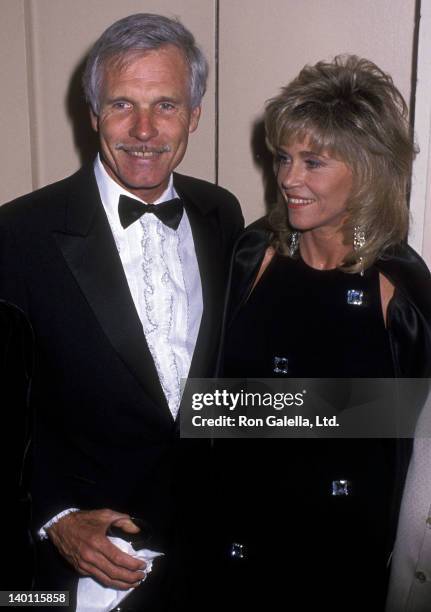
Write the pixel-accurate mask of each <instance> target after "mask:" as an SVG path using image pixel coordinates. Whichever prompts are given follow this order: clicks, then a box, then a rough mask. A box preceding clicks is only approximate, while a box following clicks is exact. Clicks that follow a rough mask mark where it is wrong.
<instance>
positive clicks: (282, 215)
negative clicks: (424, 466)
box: [216, 56, 431, 611]
mask: <svg viewBox="0 0 431 612" xmlns="http://www.w3.org/2000/svg"><path fill="white" fill-rule="evenodd" d="M265 127H266V135H267V144H268V146H269V148H270V150H271V151H272V152H273V153H274V160H275V162H274V163H275V172H276V177H277V182H278V186H279V191H280V196H281V197H280V200H279V202H278V203H277V205H276V206H275V208H274V209H273V210H272V212H271V213H270V214H269V216H268V218H265V219H263V220H260V221H259V222H257V223H255V224H253V226H251V227H250V228H249V229H248V230H246V232H245V233H244V235H243V236H242V237H241V239H240V240H239V242H238V245H237V249H236V252H235V257H234V265H233V269H232V278H231V284H230V299H229V308H228V321H227V325H226V329H227V332H226V342H225V348H224V370H223V376H224V377H226V378H227V377H232V378H244V377H247V378H250V377H256V378H265V377H266V378H268V377H277V378H280V377H293V378H303V377H319V378H323V377H329V378H343V377H346V378H362V377H374V378H390V377H423V376H429V374H430V372H431V359H430V355H431V349H430V347H431V332H430V328H431V279H430V275H429V272H428V270H427V268H426V266H425V264H424V263H423V261H422V260H421V259H420V258H419V256H418V255H417V254H416V253H415V252H414V251H413V250H412V249H411V248H409V247H408V246H407V245H405V244H404V243H403V241H404V240H405V238H406V235H407V229H408V209H407V190H408V183H409V178H410V172H411V164H412V160H413V157H414V152H415V151H414V144H413V140H412V136H411V132H410V129H409V124H408V121H407V108H406V104H405V102H404V100H403V98H402V96H401V94H400V92H399V91H398V90H397V89H396V87H395V86H394V84H393V82H392V79H391V78H390V77H389V76H388V75H386V74H385V73H384V72H383V71H381V70H380V69H379V68H378V67H377V66H375V65H374V64H373V63H371V62H369V61H367V60H364V59H359V58H357V57H355V56H344V57H342V56H339V57H337V58H335V60H334V61H333V62H319V63H318V64H316V65H315V66H306V67H305V68H304V69H303V70H302V71H301V72H300V74H299V76H298V77H297V78H296V79H294V80H293V81H292V82H291V83H290V84H288V85H287V86H286V87H285V88H283V90H282V92H281V94H280V95H279V96H277V97H276V98H274V99H272V100H270V101H269V103H268V104H267V108H266V114H265ZM217 447H218V450H217ZM216 453H217V454H218V460H219V461H220V463H221V465H223V466H224V469H223V481H224V483H223V484H224V487H225V493H226V494H225V496H224V499H225V500H226V506H225V511H224V512H225V516H227V520H226V523H227V525H226V526H225V529H226V535H227V536H228V539H229V540H230V541H234V542H236V544H242V545H243V547H242V548H241V551H242V553H243V554H242V555H241V554H240V555H238V554H237V553H238V546H237V547H236V548H235V549H234V552H235V553H236V555H235V556H236V557H237V559H236V561H237V562H236V563H233V564H232V567H231V569H232V571H233V574H232V576H231V583H230V586H231V588H233V589H234V590H235V592H236V595H235V602H236V604H237V605H238V604H239V603H240V602H242V604H243V605H244V606H245V605H248V604H251V603H252V602H253V603H254V604H256V603H257V602H259V604H261V605H265V608H266V609H269V610H279V609H283V610H284V609H286V610H299V609H300V610H314V609H318V607H319V606H322V608H328V609H330V610H346V611H347V610H362V609H365V606H366V609H367V610H383V606H384V597H385V589H386V580H387V566H388V562H389V557H390V551H391V546H392V539H393V532H394V528H395V524H396V515H397V508H398V503H399V493H400V490H401V487H402V482H403V478H404V473H405V470H406V463H407V458H408V452H407V451H406V445H405V444H403V443H402V442H401V443H400V442H397V441H394V440H377V439H370V440H360V439H352V440H342V439H326V440H325V439H320V440H319V439H307V440H304V439H303V440H301V439H288V440H282V439H265V440H255V441H253V440H229V441H223V442H220V443H219V444H218V445H216ZM226 475H229V477H227V476H226ZM343 483H344V484H343ZM241 556H243V559H240V560H238V557H241ZM298 598H299V599H300V601H301V602H302V604H301V606H300V607H298V606H297V605H295V604H293V601H296V600H297V599H298ZM231 601H232V596H231Z"/></svg>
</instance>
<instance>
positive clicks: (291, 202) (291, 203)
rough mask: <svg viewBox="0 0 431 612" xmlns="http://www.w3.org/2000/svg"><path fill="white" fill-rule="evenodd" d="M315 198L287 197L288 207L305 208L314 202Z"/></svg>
mask: <svg viewBox="0 0 431 612" xmlns="http://www.w3.org/2000/svg"><path fill="white" fill-rule="evenodd" d="M313 202H315V200H314V199H313V198H293V197H289V196H287V197H286V204H287V206H288V208H303V207H304V206H308V205H309V204H313Z"/></svg>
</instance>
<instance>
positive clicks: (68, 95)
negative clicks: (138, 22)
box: [27, 0, 215, 185]
mask: <svg viewBox="0 0 431 612" xmlns="http://www.w3.org/2000/svg"><path fill="white" fill-rule="evenodd" d="M27 1H28V2H29V8H30V27H31V32H32V53H31V58H32V74H33V87H34V91H33V97H34V100H35V115H36V117H35V121H34V126H33V127H34V139H35V142H36V145H37V158H36V160H35V163H36V176H37V183H38V185H45V184H47V183H50V182H52V181H55V180H58V179H60V178H62V177H64V176H66V175H68V174H70V173H71V172H72V171H74V170H75V169H77V168H78V167H79V166H80V164H81V158H82V155H81V152H82V150H84V151H85V152H86V155H87V156H88V152H89V151H90V150H91V141H92V134H91V132H90V131H89V129H88V125H89V124H88V123H87V111H86V109H85V108H84V105H83V103H82V101H81V102H79V100H80V96H81V91H80V84H79V79H78V69H79V66H80V65H81V62H82V61H83V58H84V55H85V53H86V52H87V51H88V50H89V48H90V46H91V45H92V43H93V42H94V41H95V40H96V38H97V37H98V36H99V35H100V34H101V33H102V32H103V30H104V29H105V28H106V27H107V26H108V25H110V24H111V23H113V22H114V21H116V20H117V19H119V18H121V17H125V16H127V15H130V14H132V13H137V12H144V11H146V12H155V13H160V14H163V15H167V16H169V17H172V16H178V17H180V19H181V20H182V21H183V23H184V24H185V25H186V26H187V27H189V28H190V29H191V30H192V31H193V33H194V34H195V36H196V39H197V40H198V42H199V43H200V44H201V45H202V47H203V49H204V52H205V53H206V54H207V56H208V57H209V59H210V60H211V58H212V57H213V56H214V31H215V23H214V19H215V9H214V1H213V0H204V1H202V0H187V1H184V0H146V1H145V2H143V1H142V0H123V1H122V2H121V3H120V2H118V1H117V0H74V1H73V2H70V0H55V1H53V0H27ZM211 67H212V61H211ZM211 74H212V77H211V79H210V86H209V90H208V92H207V95H206V96H205V99H204V112H203V117H202V120H201V125H200V127H199V130H198V131H197V132H196V133H195V134H193V135H192V136H191V139H190V147H189V151H188V153H187V156H186V158H185V160H184V162H183V163H182V164H181V168H180V170H181V171H182V172H185V173H192V174H194V175H195V176H200V177H203V178H207V179H209V180H213V179H214V168H215V166H214V164H215V161H214V160H215V153H214V144H213V143H214V85H213V83H214V70H212V71H211Z"/></svg>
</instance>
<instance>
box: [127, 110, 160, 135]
mask: <svg viewBox="0 0 431 612" xmlns="http://www.w3.org/2000/svg"><path fill="white" fill-rule="evenodd" d="M129 134H130V136H132V137H133V138H137V139H138V140H144V141H145V140H150V139H151V138H154V137H155V136H157V135H158V130H157V127H156V124H155V122H154V117H153V113H152V112H151V110H148V109H137V110H136V112H135V114H134V117H133V123H132V126H131V128H130V130H129Z"/></svg>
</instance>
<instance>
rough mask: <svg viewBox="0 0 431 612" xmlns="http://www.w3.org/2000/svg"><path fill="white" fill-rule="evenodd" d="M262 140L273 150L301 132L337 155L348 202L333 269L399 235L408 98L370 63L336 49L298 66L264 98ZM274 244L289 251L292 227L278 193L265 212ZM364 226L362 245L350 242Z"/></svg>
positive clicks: (352, 264)
mask: <svg viewBox="0 0 431 612" xmlns="http://www.w3.org/2000/svg"><path fill="white" fill-rule="evenodd" d="M265 128H266V142H267V146H268V147H269V149H270V151H271V152H272V153H274V154H276V153H277V152H278V151H279V149H280V147H281V146H286V145H288V144H289V143H292V142H294V141H297V142H302V141H303V140H305V139H308V141H309V142H310V144H311V145H312V147H313V150H314V149H315V150H316V152H317V153H318V152H319V151H323V150H324V151H325V152H327V153H328V154H329V155H331V156H333V157H335V158H337V159H339V160H341V161H343V162H344V163H346V164H347V165H348V166H349V167H350V168H351V169H352V174H353V187H352V193H351V195H350V197H349V200H348V202H347V211H348V213H349V214H348V220H347V222H346V223H345V225H344V242H345V243H346V244H349V245H352V250H351V251H350V252H349V253H348V255H347V256H346V257H345V259H344V261H343V263H342V265H341V266H340V268H341V269H342V270H344V271H345V272H351V273H354V272H358V271H360V269H361V263H360V258H361V257H362V260H363V266H364V268H367V267H369V266H371V265H372V264H373V263H374V261H375V260H376V259H377V258H378V257H379V256H381V255H382V254H383V252H384V251H385V250H386V249H387V248H388V247H390V246H392V245H394V244H397V243H399V242H401V241H402V240H404V239H405V237H406V235H407V230H408V220H409V212H408V208H407V194H408V189H409V181H410V174H411V167H412V162H413V159H414V156H415V153H416V148H415V145H414V142H413V137H412V132H411V129H410V126H409V122H408V111H407V105H406V103H405V101H404V99H403V97H402V95H401V93H400V92H399V91H398V89H397V88H396V87H395V85H394V83H393V81H392V78H391V77H390V76H389V75H388V74H385V73H384V72H383V71H382V70H380V68H378V67H377V66H376V65H375V64H373V63H372V62H370V61H368V60H366V59H361V58H359V57H357V56H355V55H339V56H337V57H335V58H334V60H333V61H332V62H324V61H321V62H318V63H317V64H316V65H314V66H305V67H304V68H303V69H302V70H301V72H300V73H299V75H298V76H297V77H296V79H294V80H293V81H291V82H290V83H289V84H288V85H287V86H286V87H284V88H283V89H282V91H281V93H280V95H278V96H276V97H275V98H272V99H271V100H269V101H268V102H267V105H266V111H265ZM269 221H270V224H271V227H272V229H273V232H274V234H273V245H274V247H275V248H276V249H277V250H278V251H279V252H282V253H283V254H287V255H288V254H289V243H290V237H291V234H292V231H293V230H292V229H291V228H290V227H289V225H288V218H287V210H286V205H285V203H284V201H283V200H282V198H281V196H280V197H279V198H278V202H277V204H276V206H275V207H274V209H273V210H272V211H271V212H270V215H269ZM355 227H360V228H361V230H363V231H364V232H365V236H366V243H365V246H364V247H363V248H361V249H360V250H357V251H355V250H354V249H353V231H354V228H355Z"/></svg>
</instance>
